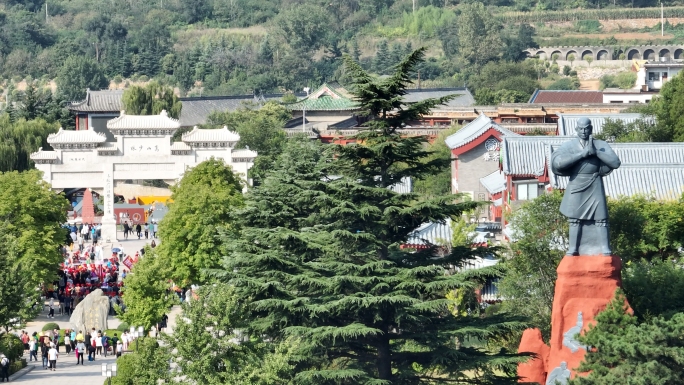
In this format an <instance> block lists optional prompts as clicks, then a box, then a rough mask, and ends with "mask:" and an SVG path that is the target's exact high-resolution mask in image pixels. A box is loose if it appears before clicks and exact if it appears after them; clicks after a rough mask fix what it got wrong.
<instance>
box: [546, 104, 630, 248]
mask: <svg viewBox="0 0 684 385" xmlns="http://www.w3.org/2000/svg"><path fill="white" fill-rule="evenodd" d="M592 129H593V127H592V126H591V121H590V120H589V119H588V118H580V119H579V120H578V121H577V128H575V130H576V131H577V138H575V139H572V140H570V141H568V142H565V143H563V145H561V146H560V148H558V149H557V150H556V151H554V152H553V153H552V154H551V169H552V170H553V172H554V173H555V174H556V175H560V176H568V177H570V181H569V182H568V186H567V188H566V190H565V195H564V196H563V201H562V202H561V207H560V211H561V213H562V214H563V215H565V216H566V217H568V221H569V223H570V237H569V248H568V251H567V253H566V255H580V252H581V254H583V255H595V254H603V255H611V250H610V242H609V241H610V239H609V237H608V207H607V205H606V192H605V190H604V188H603V177H604V176H606V175H608V174H610V173H611V172H612V171H613V170H615V169H616V168H618V167H620V159H619V158H618V156H617V155H616V154H615V152H613V150H612V149H611V148H610V146H609V145H608V143H606V142H604V141H602V140H596V139H594V138H592V136H591V133H592ZM580 248H582V250H580Z"/></svg>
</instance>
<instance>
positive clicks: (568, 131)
mask: <svg viewBox="0 0 684 385" xmlns="http://www.w3.org/2000/svg"><path fill="white" fill-rule="evenodd" d="M580 118H589V120H591V125H592V127H593V133H594V135H595V134H600V133H602V132H603V125H604V124H605V123H606V120H608V119H610V120H619V121H622V122H624V123H633V122H635V121H637V120H638V119H640V118H643V119H644V120H646V121H647V122H649V123H655V118H653V117H652V116H644V115H641V114H596V115H587V114H558V135H559V136H566V135H575V128H576V127H577V121H578V120H579V119H580Z"/></svg>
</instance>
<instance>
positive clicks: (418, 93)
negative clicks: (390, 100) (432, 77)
mask: <svg viewBox="0 0 684 385" xmlns="http://www.w3.org/2000/svg"><path fill="white" fill-rule="evenodd" d="M449 95H456V97H455V98H453V99H451V100H450V101H448V102H447V103H446V104H444V105H440V106H436V107H435V109H436V110H439V109H442V108H452V107H467V106H472V105H474V104H475V98H473V95H472V94H471V93H470V91H469V90H468V89H467V88H421V89H414V90H406V95H404V102H406V103H416V102H420V101H423V100H425V99H431V98H441V97H444V96H449Z"/></svg>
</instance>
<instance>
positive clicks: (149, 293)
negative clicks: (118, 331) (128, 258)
mask: <svg viewBox="0 0 684 385" xmlns="http://www.w3.org/2000/svg"><path fill="white" fill-rule="evenodd" d="M157 250H158V249H157ZM157 250H154V249H149V248H148V249H147V250H146V251H145V255H144V256H143V257H141V259H140V260H139V261H138V263H136V264H135V265H134V266H133V270H132V271H131V273H130V274H128V275H127V276H126V278H125V279H124V285H125V291H124V295H123V300H124V304H125V305H126V312H124V313H120V314H119V318H121V320H122V321H124V322H126V323H128V324H129V325H140V326H143V327H145V330H149V329H150V327H152V325H155V324H156V323H157V322H159V321H160V320H161V318H162V316H163V315H164V314H165V313H167V312H168V311H169V307H170V306H171V305H172V304H173V300H174V298H173V297H170V296H169V293H168V289H169V287H170V284H169V281H168V278H167V277H169V275H170V266H169V263H168V261H167V260H165V259H164V258H163V257H161V256H160V255H159V254H158V253H157Z"/></svg>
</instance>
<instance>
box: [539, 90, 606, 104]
mask: <svg viewBox="0 0 684 385" xmlns="http://www.w3.org/2000/svg"><path fill="white" fill-rule="evenodd" d="M529 103H535V104H537V103H570V104H577V103H580V104H595V103H603V92H601V91H585V90H572V91H560V90H536V91H534V93H533V94H532V97H530V101H529Z"/></svg>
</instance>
